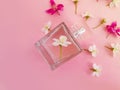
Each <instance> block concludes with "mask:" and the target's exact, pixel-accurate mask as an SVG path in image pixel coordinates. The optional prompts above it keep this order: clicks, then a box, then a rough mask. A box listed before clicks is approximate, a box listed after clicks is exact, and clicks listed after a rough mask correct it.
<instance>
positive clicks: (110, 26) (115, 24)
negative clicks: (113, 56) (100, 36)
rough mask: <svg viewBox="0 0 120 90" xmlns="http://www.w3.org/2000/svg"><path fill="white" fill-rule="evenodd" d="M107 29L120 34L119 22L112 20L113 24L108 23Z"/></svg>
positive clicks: (114, 33)
mask: <svg viewBox="0 0 120 90" xmlns="http://www.w3.org/2000/svg"><path fill="white" fill-rule="evenodd" d="M106 30H107V32H108V33H110V34H113V35H115V36H117V35H118V36H120V28H117V22H112V23H111V25H106Z"/></svg>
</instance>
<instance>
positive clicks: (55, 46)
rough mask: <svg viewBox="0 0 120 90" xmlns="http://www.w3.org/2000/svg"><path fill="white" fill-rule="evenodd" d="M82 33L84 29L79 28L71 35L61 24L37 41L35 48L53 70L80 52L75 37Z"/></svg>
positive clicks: (63, 24)
mask: <svg viewBox="0 0 120 90" xmlns="http://www.w3.org/2000/svg"><path fill="white" fill-rule="evenodd" d="M84 32H85V29H84V28H80V29H79V30H77V31H76V32H74V34H73V33H71V32H70V30H69V29H68V27H67V26H66V24H65V23H64V22H62V23H61V24H59V25H58V26H57V27H55V28H54V29H53V30H51V31H50V32H49V33H48V34H47V35H45V36H44V37H43V38H42V39H40V40H39V41H37V42H36V43H35V46H36V47H37V48H38V50H39V51H40V53H41V55H42V56H43V57H44V59H45V60H46V61H47V63H48V64H49V65H50V67H51V69H55V68H56V67H58V66H59V65H61V64H62V63H64V62H66V61H68V60H70V59H71V58H72V57H74V56H76V55H78V54H79V53H80V52H81V51H82V49H81V47H80V44H79V43H78V41H77V40H76V37H78V36H79V34H82V33H84Z"/></svg>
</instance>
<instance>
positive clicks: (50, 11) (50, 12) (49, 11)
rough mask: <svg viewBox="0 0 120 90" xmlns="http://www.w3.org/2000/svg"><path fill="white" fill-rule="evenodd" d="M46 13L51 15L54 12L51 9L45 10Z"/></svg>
mask: <svg viewBox="0 0 120 90" xmlns="http://www.w3.org/2000/svg"><path fill="white" fill-rule="evenodd" d="M46 12H47V13H48V14H51V15H53V14H54V13H55V12H56V11H55V10H54V9H52V8H51V9H48V10H46Z"/></svg>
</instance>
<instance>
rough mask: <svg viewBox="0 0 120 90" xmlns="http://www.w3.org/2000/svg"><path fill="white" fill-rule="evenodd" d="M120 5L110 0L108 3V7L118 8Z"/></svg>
mask: <svg viewBox="0 0 120 90" xmlns="http://www.w3.org/2000/svg"><path fill="white" fill-rule="evenodd" d="M119 3H120V0H112V1H111V2H110V3H109V7H118V6H119V5H118V4H119Z"/></svg>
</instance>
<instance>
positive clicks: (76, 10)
mask: <svg viewBox="0 0 120 90" xmlns="http://www.w3.org/2000/svg"><path fill="white" fill-rule="evenodd" d="M74 4H75V14H77V3H74Z"/></svg>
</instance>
